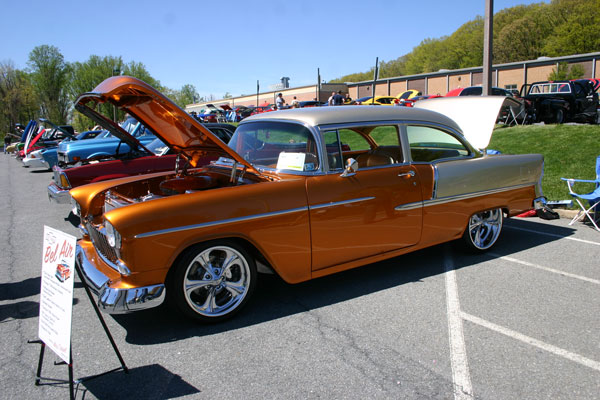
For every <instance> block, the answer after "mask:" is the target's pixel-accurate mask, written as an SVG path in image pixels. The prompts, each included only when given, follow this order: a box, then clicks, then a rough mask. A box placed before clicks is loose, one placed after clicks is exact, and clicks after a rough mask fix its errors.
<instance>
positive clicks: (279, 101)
mask: <svg viewBox="0 0 600 400" xmlns="http://www.w3.org/2000/svg"><path fill="white" fill-rule="evenodd" d="M275 107H276V108H277V109H278V110H283V107H285V99H284V98H283V93H279V94H278V95H277V98H276V99H275Z"/></svg>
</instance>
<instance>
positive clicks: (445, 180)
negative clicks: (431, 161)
mask: <svg viewBox="0 0 600 400" xmlns="http://www.w3.org/2000/svg"><path fill="white" fill-rule="evenodd" d="M436 166H437V180H436V195H435V198H437V199H440V198H444V197H450V196H458V195H464V194H469V193H477V192H483V191H486V190H493V189H501V188H508V187H511V186H517V185H523V184H534V185H536V184H538V183H539V182H540V177H541V174H542V168H543V156H542V155H540V154H523V155H496V156H486V157H480V158H473V159H470V160H456V161H446V162H440V163H437V165H436Z"/></svg>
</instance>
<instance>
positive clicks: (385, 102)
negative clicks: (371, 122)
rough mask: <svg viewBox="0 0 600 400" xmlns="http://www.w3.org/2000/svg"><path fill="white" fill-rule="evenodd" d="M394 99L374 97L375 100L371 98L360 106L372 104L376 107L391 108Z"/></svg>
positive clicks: (390, 97)
mask: <svg viewBox="0 0 600 400" xmlns="http://www.w3.org/2000/svg"><path fill="white" fill-rule="evenodd" d="M394 100H396V98H395V97H392V96H375V99H373V98H372V97H371V98H370V99H368V100H365V101H362V102H361V103H360V104H362V105H371V104H374V105H376V106H393V105H394Z"/></svg>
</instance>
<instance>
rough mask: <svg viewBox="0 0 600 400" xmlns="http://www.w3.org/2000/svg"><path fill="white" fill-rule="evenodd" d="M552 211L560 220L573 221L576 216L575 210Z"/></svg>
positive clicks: (560, 209) (558, 209)
mask: <svg viewBox="0 0 600 400" xmlns="http://www.w3.org/2000/svg"><path fill="white" fill-rule="evenodd" d="M554 211H556V212H557V213H558V215H560V217H561V218H569V219H573V218H575V216H576V215H577V210H565V209H562V208H555V209H554Z"/></svg>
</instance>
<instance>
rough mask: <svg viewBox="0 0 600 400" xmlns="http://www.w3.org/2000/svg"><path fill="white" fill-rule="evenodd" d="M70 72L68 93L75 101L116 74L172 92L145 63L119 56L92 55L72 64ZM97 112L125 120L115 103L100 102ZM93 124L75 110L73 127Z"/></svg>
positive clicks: (83, 127)
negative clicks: (125, 59) (126, 61)
mask: <svg viewBox="0 0 600 400" xmlns="http://www.w3.org/2000/svg"><path fill="white" fill-rule="evenodd" d="M71 71H72V72H71V84H70V86H69V95H70V98H71V100H72V101H75V100H76V99H77V97H79V95H80V94H82V93H86V92H90V91H92V90H93V89H94V88H95V87H96V86H98V85H99V84H100V83H102V82H103V81H104V80H105V79H107V78H110V77H111V76H114V75H116V74H119V75H121V74H123V75H128V76H133V77H136V78H138V79H141V80H143V81H144V82H146V83H148V84H149V85H151V86H153V87H155V88H156V89H157V90H159V91H161V92H165V94H166V95H167V96H169V95H170V94H171V92H172V91H170V90H169V89H168V88H163V87H161V86H160V82H159V81H157V80H156V79H154V78H153V77H152V76H151V75H150V73H149V72H148V70H147V69H146V67H145V66H144V64H142V63H139V62H135V61H131V62H129V63H124V62H123V59H122V58H121V57H120V56H119V57H115V56H103V57H101V56H97V55H92V56H90V58H89V59H88V60H87V61H85V62H75V63H73V64H72V68H71ZM97 111H98V112H100V113H101V114H103V115H104V116H106V117H107V118H110V119H113V118H115V117H116V119H117V120H118V121H120V120H122V119H123V118H124V116H125V113H124V112H123V111H121V110H116V109H115V107H114V106H113V105H112V104H100V105H99V106H98V108H97ZM94 124H95V123H94V122H93V121H91V120H90V119H89V118H87V117H85V116H84V115H82V114H81V113H78V112H76V113H74V115H73V126H74V127H75V128H76V129H78V130H86V129H88V128H90V127H92V126H93V125H94Z"/></svg>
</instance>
